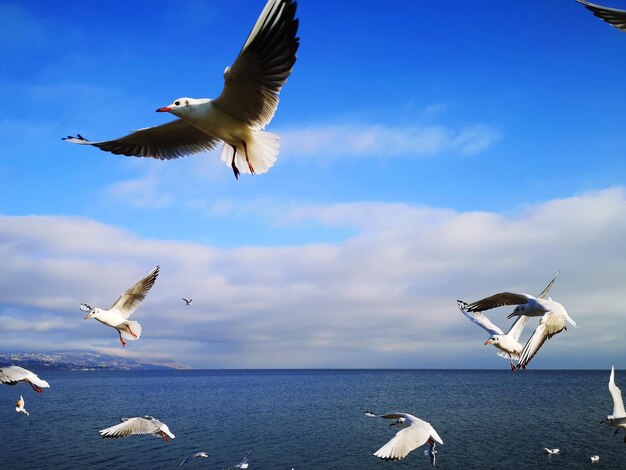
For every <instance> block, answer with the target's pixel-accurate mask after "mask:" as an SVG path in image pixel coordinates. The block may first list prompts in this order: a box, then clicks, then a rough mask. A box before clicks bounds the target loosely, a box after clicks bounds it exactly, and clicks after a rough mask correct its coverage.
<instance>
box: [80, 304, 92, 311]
mask: <svg viewBox="0 0 626 470" xmlns="http://www.w3.org/2000/svg"><path fill="white" fill-rule="evenodd" d="M92 310H93V308H91V307H90V306H89V305H87V304H86V303H82V304H80V311H81V312H91V311H92Z"/></svg>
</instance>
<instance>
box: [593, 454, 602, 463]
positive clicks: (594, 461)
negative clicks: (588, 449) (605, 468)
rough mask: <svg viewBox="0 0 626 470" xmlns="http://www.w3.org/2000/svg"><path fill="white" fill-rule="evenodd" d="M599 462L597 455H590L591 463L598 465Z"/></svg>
mask: <svg viewBox="0 0 626 470" xmlns="http://www.w3.org/2000/svg"><path fill="white" fill-rule="evenodd" d="M599 461H600V456H599V455H592V456H591V463H598V462H599Z"/></svg>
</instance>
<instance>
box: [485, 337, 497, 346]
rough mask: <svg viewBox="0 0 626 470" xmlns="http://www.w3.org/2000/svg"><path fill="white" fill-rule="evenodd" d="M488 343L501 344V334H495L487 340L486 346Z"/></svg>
mask: <svg viewBox="0 0 626 470" xmlns="http://www.w3.org/2000/svg"><path fill="white" fill-rule="evenodd" d="M488 344H493V345H494V346H495V345H497V344H500V335H493V336H492V337H491V338H489V339H488V340H487V341H485V346H486V345H488Z"/></svg>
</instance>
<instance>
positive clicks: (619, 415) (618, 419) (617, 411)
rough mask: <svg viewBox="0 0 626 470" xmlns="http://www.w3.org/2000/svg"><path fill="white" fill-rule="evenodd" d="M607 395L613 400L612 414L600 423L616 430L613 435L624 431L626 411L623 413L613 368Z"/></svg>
mask: <svg viewBox="0 0 626 470" xmlns="http://www.w3.org/2000/svg"><path fill="white" fill-rule="evenodd" d="M609 393H610V394H611V398H613V413H611V414H610V415H608V416H607V417H606V420H603V421H601V422H602V423H606V424H607V425H608V426H611V427H612V428H617V429H615V434H617V433H618V432H619V430H620V429H624V430H626V411H624V402H623V401H622V391H621V390H620V389H619V387H618V386H617V385H615V367H613V366H611V375H610V376H609ZM624 443H626V436H624Z"/></svg>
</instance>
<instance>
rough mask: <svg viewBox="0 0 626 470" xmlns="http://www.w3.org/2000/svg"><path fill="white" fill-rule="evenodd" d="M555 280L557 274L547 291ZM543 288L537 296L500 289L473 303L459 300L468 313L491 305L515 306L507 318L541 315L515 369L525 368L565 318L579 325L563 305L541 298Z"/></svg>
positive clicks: (555, 332) (575, 325)
mask: <svg viewBox="0 0 626 470" xmlns="http://www.w3.org/2000/svg"><path fill="white" fill-rule="evenodd" d="M557 275H558V273H557ZM555 279H556V276H555V277H554V279H553V280H552V282H551V283H550V284H548V286H547V287H546V289H548V290H549V288H550V287H551V286H552V283H553V282H554V280H555ZM546 289H544V292H542V293H541V294H540V295H539V297H533V296H532V295H529V294H518V293H513V292H500V293H499V294H494V295H492V296H490V297H486V298H484V299H481V300H478V301H476V302H472V303H467V302H463V301H460V302H463V305H464V308H465V310H466V311H467V312H482V311H484V310H490V309H492V308H497V307H504V306H507V305H516V307H515V309H513V312H512V313H511V314H509V316H508V318H513V317H520V316H523V315H525V316H528V317H541V320H540V321H539V326H538V327H537V328H535V331H534V332H533V334H532V335H531V337H530V338H529V339H528V341H527V342H526V344H525V345H524V349H523V350H522V352H521V353H520V358H519V360H518V362H517V368H518V369H520V368H522V369H525V368H526V366H527V365H528V363H529V362H530V360H531V359H532V358H533V357H534V356H535V354H537V351H539V348H541V346H542V345H543V343H545V342H546V340H548V339H550V338H552V336H554V335H556V334H557V333H560V332H561V331H563V330H565V329H566V327H565V321H568V322H569V323H570V324H571V325H573V326H574V327H575V328H578V324H577V323H576V322H575V321H574V320H572V318H571V317H570V316H569V314H568V313H567V311H566V310H565V308H563V305H561V304H560V303H558V302H555V301H554V300H552V299H551V298H550V297H548V298H543V297H544V296H545V293H546Z"/></svg>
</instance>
